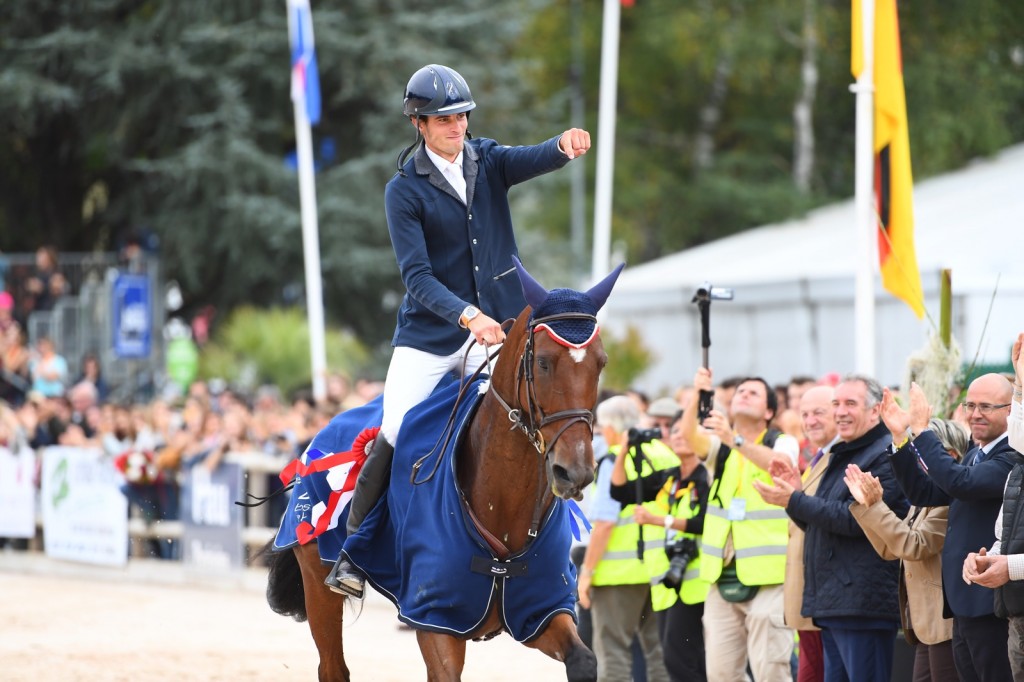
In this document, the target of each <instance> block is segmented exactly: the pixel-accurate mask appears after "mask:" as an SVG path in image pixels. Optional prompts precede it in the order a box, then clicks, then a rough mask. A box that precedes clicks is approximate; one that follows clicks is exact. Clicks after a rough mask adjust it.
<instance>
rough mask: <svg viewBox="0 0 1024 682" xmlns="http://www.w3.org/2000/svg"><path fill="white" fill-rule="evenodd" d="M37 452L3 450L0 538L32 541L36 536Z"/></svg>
mask: <svg viewBox="0 0 1024 682" xmlns="http://www.w3.org/2000/svg"><path fill="white" fill-rule="evenodd" d="M35 474H36V453H35V451H34V450H32V449H31V448H22V449H21V450H20V451H18V452H16V453H15V452H12V451H10V450H8V449H7V448H2V447H0V537H3V538H32V537H35V534H36V486H35V482H34V481H35Z"/></svg>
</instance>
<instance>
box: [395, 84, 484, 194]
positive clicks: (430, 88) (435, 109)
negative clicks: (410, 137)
mask: <svg viewBox="0 0 1024 682" xmlns="http://www.w3.org/2000/svg"><path fill="white" fill-rule="evenodd" d="M475 108H476V102H474V101H473V93H472V92H470V90H469V84H468V83H466V79H465V78H463V77H462V75H461V74H460V73H459V72H458V71H456V70H455V69H451V68H449V67H447V66H444V65H442V64H428V65H427V66H424V67H423V68H421V69H420V70H418V71H417V72H416V73H414V74H413V75H412V78H410V79H409V83H408V85H406V86H405V101H404V103H403V105H402V115H403V116H417V117H418V116H444V115H448V114H461V113H464V112H465V114H466V115H467V116H469V112H470V111H472V110H473V109H475ZM466 137H467V138H470V137H472V135H470V134H469V133H468V132H467V133H466ZM419 142H420V135H419V130H418V129H417V131H416V141H415V142H413V143H412V144H411V145H409V146H408V147H406V148H405V149H403V150H402V153H401V154H399V155H398V172H399V173H400V174H401V175H403V176H404V175H405V173H404V171H403V170H402V166H403V165H404V164H405V160H406V159H407V158H408V156H409V153H410V152H412V150H413V149H415V148H416V145H417V144H419Z"/></svg>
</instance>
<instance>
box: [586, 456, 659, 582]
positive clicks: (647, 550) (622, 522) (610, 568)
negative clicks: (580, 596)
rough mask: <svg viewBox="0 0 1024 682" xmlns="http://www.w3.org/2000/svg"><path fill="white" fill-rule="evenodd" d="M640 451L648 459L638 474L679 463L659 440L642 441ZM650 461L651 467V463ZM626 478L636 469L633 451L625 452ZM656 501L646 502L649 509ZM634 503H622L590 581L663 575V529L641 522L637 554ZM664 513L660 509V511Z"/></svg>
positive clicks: (654, 508) (648, 578)
mask: <svg viewBox="0 0 1024 682" xmlns="http://www.w3.org/2000/svg"><path fill="white" fill-rule="evenodd" d="M642 448H643V453H644V454H645V455H646V456H647V459H648V460H650V461H649V462H648V461H646V460H645V461H644V462H643V464H642V466H641V471H640V475H641V476H648V475H650V474H652V473H654V472H655V471H660V470H662V469H670V468H672V467H677V466H679V458H678V457H677V456H676V453H674V452H672V449H671V448H669V447H668V446H667V445H665V444H664V443H662V442H661V441H659V440H652V441H651V442H649V443H645V444H644V445H643V446H642ZM610 450H611V452H612V453H616V452H617V451H618V446H613V447H612V448H610ZM652 465H653V467H652ZM625 467H626V480H627V481H630V482H632V481H635V480H636V479H637V471H636V468H635V466H634V464H633V453H632V452H630V453H629V454H627V455H626V459H625ZM657 505H658V503H657V502H656V501H654V502H646V503H644V506H645V507H647V508H648V509H649V510H650V511H651V513H655V512H656V511H657ZM635 506H636V505H632V504H627V505H624V506H623V507H622V510H621V511H620V512H619V517H618V519H617V520H616V522H615V528H613V529H612V532H611V536H610V537H609V538H608V546H607V547H606V548H605V552H604V555H602V557H601V560H600V561H599V562H597V566H596V567H595V569H594V577H593V579H592V581H591V584H592V585H594V586H595V587H600V586H602V585H639V584H648V583H650V582H651V580H652V579H653V578H654V577H655V576H657V575H663V574H664V573H665V571H666V570H667V569H668V557H667V556H665V529H664V528H659V527H657V526H644V530H643V533H644V536H643V537H644V552H643V560H642V561H641V560H640V559H639V558H638V556H637V540H639V539H640V526H639V524H637V522H636V520H635V519H634V518H633V508H634V507H635ZM662 513H664V512H662Z"/></svg>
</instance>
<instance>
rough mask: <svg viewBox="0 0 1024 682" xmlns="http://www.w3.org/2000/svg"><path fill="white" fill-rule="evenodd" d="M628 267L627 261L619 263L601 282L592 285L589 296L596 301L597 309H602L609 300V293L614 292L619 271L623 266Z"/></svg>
mask: <svg viewBox="0 0 1024 682" xmlns="http://www.w3.org/2000/svg"><path fill="white" fill-rule="evenodd" d="M624 267H626V264H625V263H619V267H617V268H615V269H614V270H612V271H611V272H610V273H608V276H607V277H605V278H604V279H602V280H601V281H600V282H598V283H597V284H595V285H594V286H592V287H590V291H588V292H587V296H589V297H590V300H591V301H593V302H594V305H596V306H597V309H598V310H600V309H601V308H602V307H603V306H604V304H605V301H607V300H608V296H609V294H611V293H612V287H613V286H615V280H617V279H618V278H619V273H621V272H622V268H624Z"/></svg>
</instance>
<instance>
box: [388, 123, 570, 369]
mask: <svg viewBox="0 0 1024 682" xmlns="http://www.w3.org/2000/svg"><path fill="white" fill-rule="evenodd" d="M568 162H569V157H567V156H566V155H565V154H564V153H562V151H561V150H560V149H559V148H558V137H553V138H551V139H550V140H548V141H547V142H542V143H541V144H538V145H533V146H526V147H508V146H504V145H500V144H498V143H497V142H495V141H494V140H490V139H487V138H477V139H472V140H467V141H466V142H465V144H464V147H463V160H462V168H463V174H464V175H465V177H466V202H467V203H466V204H464V203H462V200H461V199H459V195H458V194H457V193H456V192H455V190H454V189H453V188H452V186H451V185H450V184H449V183H448V181H447V180H446V179H445V177H444V175H443V174H442V173H441V171H439V170H438V169H437V166H435V165H434V163H433V162H432V161H431V160H430V157H428V156H427V153H426V151H425V150H424V148H423V146H422V144H421V145H420V147H419V148H418V149H417V151H416V153H415V154H414V155H413V156H412V158H411V159H409V160H408V161H407V162H406V163H405V166H404V168H403V171H404V172H405V175H402V174H401V173H396V174H395V176H394V177H393V178H391V180H390V181H388V184H387V187H386V189H385V190H384V207H385V211H386V213H387V220H388V231H389V232H390V234H391V244H392V246H393V247H394V249H395V258H396V259H397V260H398V267H399V270H400V271H401V273H402V281H403V282H404V283H405V288H406V294H405V298H404V299H403V300H402V305H401V307H400V308H399V310H398V324H397V326H396V327H395V335H394V337H393V338H392V340H391V345H392V346H409V347H412V348H416V349H418V350H422V351H425V352H428V353H432V354H434V355H449V354H451V353H454V352H455V351H456V350H458V349H459V347H460V346H461V345H462V344H463V343H465V341H466V338H467V335H468V334H469V332H467V331H466V330H465V329H462V328H461V327H459V317H460V316H461V315H462V311H463V310H465V308H466V306H468V305H474V306H476V307H478V308H480V310H482V311H483V312H484V314H486V315H489V316H490V317H492V318H494V319H495V320H498V321H499V322H501V321H503V320H506V319H509V318H515V317H517V316H518V315H519V313H520V312H522V310H523V308H524V307H526V300H525V299H524V298H523V292H522V287H521V286H520V284H519V278H518V277H516V274H515V268H514V266H513V263H512V256H514V255H515V256H518V255H519V253H518V250H517V247H516V240H515V235H514V234H513V232H512V214H511V211H510V210H509V204H508V190H509V189H510V188H511V187H512V185H515V184H517V183H520V182H523V181H525V180H529V179H530V178H534V177H536V176H538V175H542V174H544V173H548V172H550V171H553V170H556V169H558V168H561V167H562V166H564V165H565V164H567V163H568Z"/></svg>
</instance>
